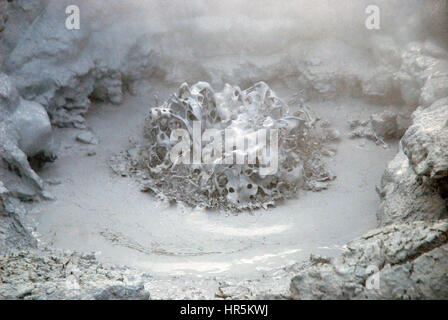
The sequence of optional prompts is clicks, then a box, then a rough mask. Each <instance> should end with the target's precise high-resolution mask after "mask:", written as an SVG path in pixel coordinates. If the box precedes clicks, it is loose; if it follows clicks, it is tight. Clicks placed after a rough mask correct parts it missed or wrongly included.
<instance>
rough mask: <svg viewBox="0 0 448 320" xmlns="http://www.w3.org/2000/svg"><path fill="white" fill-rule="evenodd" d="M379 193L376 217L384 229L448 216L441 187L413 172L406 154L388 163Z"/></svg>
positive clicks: (401, 154) (399, 154)
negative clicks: (394, 225) (395, 223)
mask: <svg viewBox="0 0 448 320" xmlns="http://www.w3.org/2000/svg"><path fill="white" fill-rule="evenodd" d="M379 193H380V196H381V203H380V205H379V207H378V211H377V218H378V221H379V224H380V225H381V226H384V225H389V224H392V223H394V222H403V221H408V222H412V221H416V220H437V219H440V218H442V217H446V216H447V208H446V202H445V200H444V199H443V198H442V196H441V195H440V193H439V190H438V188H437V187H436V186H434V185H432V184H431V183H429V182H428V181H426V180H425V179H422V178H421V177H419V176H418V175H417V174H416V173H415V172H414V170H413V169H412V167H411V165H410V163H409V159H408V157H406V155H405V154H404V153H403V151H400V152H399V153H398V155H397V156H396V157H395V158H394V159H393V160H392V161H391V162H390V163H389V164H388V166H387V168H386V171H385V172H384V174H383V177H382V179H381V187H380V188H379Z"/></svg>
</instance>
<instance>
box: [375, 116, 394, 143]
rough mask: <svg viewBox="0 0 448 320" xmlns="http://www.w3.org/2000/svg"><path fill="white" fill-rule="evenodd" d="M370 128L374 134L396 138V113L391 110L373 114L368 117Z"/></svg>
mask: <svg viewBox="0 0 448 320" xmlns="http://www.w3.org/2000/svg"><path fill="white" fill-rule="evenodd" d="M370 121H371V124H372V129H373V131H374V132H375V134H376V135H377V136H379V137H382V138H384V139H391V138H396V137H397V135H398V122H397V114H396V113H393V112H391V111H384V112H382V113H379V114H373V115H372V116H371V117H370Z"/></svg>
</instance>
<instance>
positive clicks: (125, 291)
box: [94, 285, 150, 300]
mask: <svg viewBox="0 0 448 320" xmlns="http://www.w3.org/2000/svg"><path fill="white" fill-rule="evenodd" d="M149 298H150V294H149V292H147V291H146V290H145V288H144V286H143V285H140V286H123V285H116V286H110V287H107V288H105V289H103V290H102V291H101V292H99V293H97V294H95V295H94V299H95V300H149Z"/></svg>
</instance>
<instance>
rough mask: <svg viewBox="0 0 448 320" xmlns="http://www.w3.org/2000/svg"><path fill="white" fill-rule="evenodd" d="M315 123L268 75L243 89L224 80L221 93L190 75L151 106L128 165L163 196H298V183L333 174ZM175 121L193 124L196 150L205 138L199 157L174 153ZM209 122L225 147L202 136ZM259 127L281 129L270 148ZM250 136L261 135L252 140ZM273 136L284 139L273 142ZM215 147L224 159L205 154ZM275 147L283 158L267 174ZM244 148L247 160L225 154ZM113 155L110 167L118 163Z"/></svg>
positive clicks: (267, 199)
mask: <svg viewBox="0 0 448 320" xmlns="http://www.w3.org/2000/svg"><path fill="white" fill-rule="evenodd" d="M195 121H196V123H199V122H200V123H201V128H200V130H201V136H202V139H201V141H200V142H198V141H197V140H198V139H197V137H195V133H194V130H195V129H194V127H195V125H194V122H195ZM315 125H316V120H315V119H314V118H313V117H312V115H311V114H310V112H309V111H308V110H307V109H306V108H305V107H300V108H299V109H298V111H296V112H295V113H293V114H290V110H289V107H288V105H287V104H286V103H285V102H283V101H282V100H281V99H279V98H278V97H277V96H276V94H275V93H274V92H273V91H272V90H271V89H270V88H269V86H268V85H267V84H266V83H264V82H259V83H257V84H255V85H254V86H252V87H250V88H249V89H247V90H244V91H243V90H241V89H240V88H239V87H232V86H230V85H226V86H225V88H224V90H223V91H222V92H219V93H215V92H214V91H213V89H212V88H211V86H210V85H209V84H208V83H206V82H199V83H197V84H195V85H193V86H192V87H189V86H188V85H187V84H185V83H184V84H183V85H182V86H181V87H180V88H179V92H178V93H177V94H175V95H173V96H172V97H171V98H170V99H169V100H168V101H167V102H165V103H164V104H163V105H162V106H160V107H156V108H152V109H151V111H150V115H149V116H148V118H147V119H146V121H145V129H144V131H145V132H144V142H143V143H142V145H140V146H139V147H138V148H137V151H136V152H127V154H126V155H125V157H126V158H127V159H126V160H127V167H128V168H127V169H128V171H129V172H131V173H133V175H134V176H137V177H139V179H140V180H141V182H142V184H143V189H144V190H147V191H152V192H154V193H155V194H156V195H157V196H158V197H160V198H162V199H164V200H169V201H172V202H183V203H185V204H187V205H189V206H199V207H204V208H215V209H225V210H232V211H240V210H244V209H255V208H260V207H263V208H267V207H269V206H274V205H275V203H276V201H278V200H280V199H286V198H291V197H293V196H294V195H295V194H296V193H297V191H298V190H299V189H300V188H304V189H311V190H321V189H323V188H326V187H327V185H328V183H329V182H330V181H331V180H333V179H334V176H333V175H332V174H331V173H330V172H329V171H328V170H327V169H326V168H325V166H324V164H323V163H322V161H321V158H322V154H323V149H324V138H322V137H321V135H320V134H318V133H317V132H318V131H317V130H315ZM176 129H183V130H185V132H187V134H188V135H189V139H188V144H189V147H191V149H190V150H193V149H194V146H193V144H195V143H200V148H201V150H202V161H200V163H198V162H193V164H186V163H185V162H183V163H179V162H176V161H174V162H173V161H172V154H173V152H172V151H173V148H174V147H176V145H177V144H178V141H177V139H172V138H170V137H172V134H173V133H174V132H175V130H176ZM210 129H213V130H215V135H214V136H215V138H216V137H218V138H219V139H218V140H221V139H222V140H221V141H224V140H226V142H225V143H223V144H222V145H223V146H222V148H220V149H221V150H217V149H216V147H211V144H212V143H215V142H216V141H215V140H213V141H210V140H212V139H208V138H205V137H204V136H205V135H207V131H210ZM260 130H275V132H276V135H278V136H276V137H275V138H277V139H276V141H273V137H272V135H270V137H269V139H268V142H267V144H266V145H265V148H264V150H263V151H264V152H260V151H261V150H260V149H263V148H260V145H259V143H260V140H259V139H258V140H256V139H255V138H254V135H255V136H256V134H257V132H259V131H260ZM229 133H230V134H231V138H236V139H235V141H231V142H230V143H232V142H233V144H232V146H234V147H233V148H232V149H229V148H228V145H227V144H228V139H229ZM267 135H269V134H267ZM251 139H252V140H254V139H255V140H256V141H257V143H256V144H253V143H251V142H250V141H251ZM235 142H236V143H235ZM273 144H277V145H276V146H275V147H277V146H278V147H277V148H271V147H272V145H273ZM246 145H249V147H246ZM267 145H269V147H267V148H266V146H267ZM238 146H240V147H238ZM241 146H243V147H242V148H241ZM212 149H213V150H215V152H214V156H216V151H217V153H218V155H219V154H220V153H221V152H220V151H222V158H223V159H221V157H218V158H217V159H216V161H212V162H210V161H203V160H204V157H205V156H208V157H209V158H210V156H211V154H210V153H211V150H212ZM266 149H269V150H270V153H269V157H270V161H266V153H265V152H266V151H267V150H266ZM272 152H276V154H275V156H278V163H276V164H275V168H274V169H275V170H272V171H271V172H270V173H269V174H266V173H265V172H264V170H263V166H264V165H268V163H270V164H269V166H271V165H272V161H273V160H272V156H273V155H272ZM233 155H235V158H233ZM238 156H240V157H243V158H245V161H243V162H242V163H241V162H238V161H235V162H233V163H232V164H229V162H227V161H226V159H228V157H230V158H231V159H238ZM250 157H253V158H252V159H253V161H252V162H251V161H249V160H248V159H249V158H250ZM205 162H206V163H205ZM114 163H115V164H116V163H117V162H116V161H112V167H113V168H114V169H115V170H116V171H119V169H117V167H119V166H117V165H114ZM190 163H191V162H190ZM271 169H272V168H271Z"/></svg>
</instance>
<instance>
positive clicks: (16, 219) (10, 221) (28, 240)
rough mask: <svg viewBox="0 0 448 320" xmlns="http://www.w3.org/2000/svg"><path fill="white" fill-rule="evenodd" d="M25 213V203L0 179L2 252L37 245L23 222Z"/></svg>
mask: <svg viewBox="0 0 448 320" xmlns="http://www.w3.org/2000/svg"><path fill="white" fill-rule="evenodd" d="M24 214H25V209H24V207H23V205H22V204H21V203H20V202H19V201H18V200H17V199H15V198H14V197H12V194H11V192H10V191H9V190H8V189H7V188H6V187H5V186H4V185H3V183H2V181H1V180H0V254H3V253H5V252H7V251H9V250H15V249H16V250H17V249H21V248H32V247H35V246H36V240H35V239H34V238H33V237H32V235H31V234H30V232H29V231H28V230H27V229H26V228H25V226H24V225H23V223H22V220H23V215H24ZM0 278H1V277H0Z"/></svg>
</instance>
